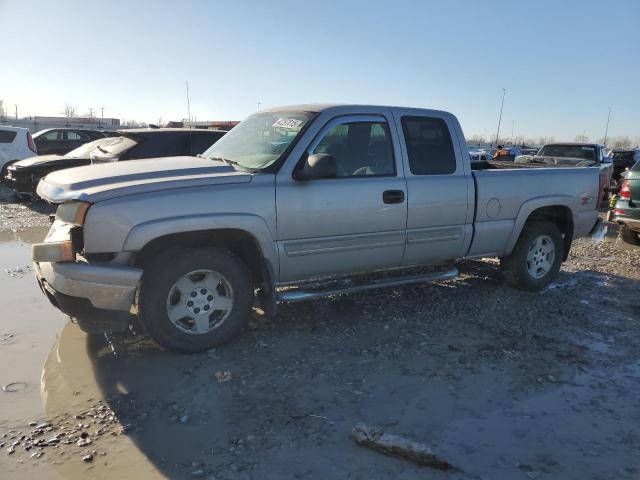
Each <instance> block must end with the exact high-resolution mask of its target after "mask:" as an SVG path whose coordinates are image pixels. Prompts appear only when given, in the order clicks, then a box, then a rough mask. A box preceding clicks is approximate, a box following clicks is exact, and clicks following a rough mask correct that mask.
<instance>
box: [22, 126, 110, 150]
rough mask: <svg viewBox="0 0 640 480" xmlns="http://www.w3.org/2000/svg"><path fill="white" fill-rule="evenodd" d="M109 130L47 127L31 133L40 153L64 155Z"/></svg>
mask: <svg viewBox="0 0 640 480" xmlns="http://www.w3.org/2000/svg"><path fill="white" fill-rule="evenodd" d="M109 134H110V132H105V131H102V130H85V129H81V128H49V129H47V130H40V131H39V132H36V133H34V134H33V140H34V142H35V143H36V147H37V148H38V153H39V154H40V155H49V154H57V155H64V154H65V153H68V152H70V151H71V150H74V149H76V148H78V147H79V146H80V145H82V144H84V143H87V142H91V141H93V140H97V139H99V138H104V137H106V136H108V135H109Z"/></svg>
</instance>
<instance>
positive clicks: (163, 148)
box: [127, 132, 213, 158]
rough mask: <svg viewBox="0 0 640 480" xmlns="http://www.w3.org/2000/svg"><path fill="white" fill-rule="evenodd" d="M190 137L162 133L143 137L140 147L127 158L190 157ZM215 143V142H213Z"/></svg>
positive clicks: (130, 151)
mask: <svg viewBox="0 0 640 480" xmlns="http://www.w3.org/2000/svg"><path fill="white" fill-rule="evenodd" d="M187 142H188V136H187V135H185V134H184V133H182V132H180V133H172V132H168V133H160V132H158V133H157V134H152V135H144V136H141V138H140V142H139V143H138V145H136V146H135V147H133V148H132V149H131V150H129V151H128V152H127V158H154V157H175V156H178V155H188V153H186V152H188V151H189V148H188V145H189V144H188V143H187ZM212 143H213V142H212Z"/></svg>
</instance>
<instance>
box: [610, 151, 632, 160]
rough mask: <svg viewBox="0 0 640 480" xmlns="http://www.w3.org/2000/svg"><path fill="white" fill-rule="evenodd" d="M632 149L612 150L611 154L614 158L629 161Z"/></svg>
mask: <svg viewBox="0 0 640 480" xmlns="http://www.w3.org/2000/svg"><path fill="white" fill-rule="evenodd" d="M633 154H634V152H633V151H630V152H613V153H612V154H611V156H612V157H613V158H615V159H616V160H624V161H627V162H630V161H632V160H633Z"/></svg>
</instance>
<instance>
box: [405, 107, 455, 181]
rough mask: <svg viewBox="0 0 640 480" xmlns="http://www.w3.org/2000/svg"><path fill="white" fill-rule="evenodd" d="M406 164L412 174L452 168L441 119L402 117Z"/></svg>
mask: <svg viewBox="0 0 640 480" xmlns="http://www.w3.org/2000/svg"><path fill="white" fill-rule="evenodd" d="M402 131H403V133H404V140H405V143H406V145H407V154H408V156H409V168H410V169H411V173H413V174H414V175H447V174H451V173H454V172H455V171H456V155H455V153H454V150H453V142H452V141H451V134H450V133H449V128H448V127H447V124H446V123H445V121H444V120H443V119H441V118H435V117H402Z"/></svg>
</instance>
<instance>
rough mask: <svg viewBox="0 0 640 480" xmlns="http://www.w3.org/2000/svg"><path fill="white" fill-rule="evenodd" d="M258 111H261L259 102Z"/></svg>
mask: <svg viewBox="0 0 640 480" xmlns="http://www.w3.org/2000/svg"><path fill="white" fill-rule="evenodd" d="M258 111H260V102H258Z"/></svg>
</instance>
